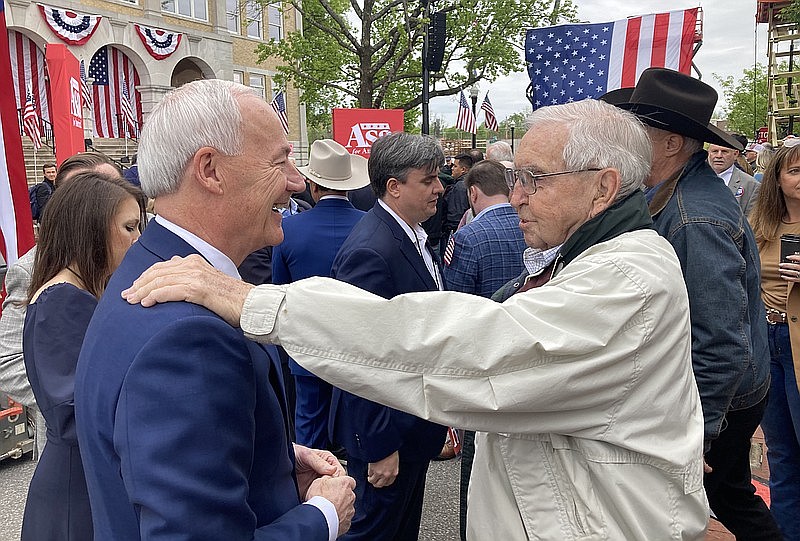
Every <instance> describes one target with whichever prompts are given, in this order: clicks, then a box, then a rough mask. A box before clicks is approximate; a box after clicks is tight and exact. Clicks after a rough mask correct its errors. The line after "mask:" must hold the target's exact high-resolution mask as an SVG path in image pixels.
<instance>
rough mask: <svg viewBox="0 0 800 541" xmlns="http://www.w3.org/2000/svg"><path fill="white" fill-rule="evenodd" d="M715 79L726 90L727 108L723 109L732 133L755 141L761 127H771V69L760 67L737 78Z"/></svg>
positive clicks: (760, 65)
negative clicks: (769, 115) (768, 111)
mask: <svg viewBox="0 0 800 541" xmlns="http://www.w3.org/2000/svg"><path fill="white" fill-rule="evenodd" d="M714 78H715V79H716V80H717V81H718V82H719V84H720V85H721V86H722V91H723V94H724V95H725V101H726V102H727V104H726V105H725V107H724V108H723V110H724V112H725V114H726V116H727V119H728V131H731V132H737V133H741V134H744V135H747V136H748V137H750V138H754V137H755V132H756V130H757V129H758V128H760V127H761V126H766V125H767V103H768V100H767V68H766V67H765V66H764V65H763V64H756V66H755V67H754V68H751V69H745V70H744V71H743V72H742V75H741V76H739V77H737V78H735V79H734V77H733V76H732V75H731V76H728V77H720V76H719V75H717V74H714Z"/></svg>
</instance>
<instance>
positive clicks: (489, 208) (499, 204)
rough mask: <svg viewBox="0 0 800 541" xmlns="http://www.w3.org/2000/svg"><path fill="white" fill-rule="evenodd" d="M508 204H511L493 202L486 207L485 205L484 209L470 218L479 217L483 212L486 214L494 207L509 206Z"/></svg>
mask: <svg viewBox="0 0 800 541" xmlns="http://www.w3.org/2000/svg"><path fill="white" fill-rule="evenodd" d="M510 206H511V203H495V204H494V205H489V206H488V207H486V208H485V209H483V210H482V211H480V212H479V213H478V214H477V215H476V216H475V217H474V218H473V219H472V220H473V221H475V220H477V219H478V218H480V217H481V216H483V215H484V214H486V213H487V212H489V211H490V210H494V209H496V208H500V207H510Z"/></svg>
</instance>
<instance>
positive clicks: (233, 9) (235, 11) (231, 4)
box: [225, 0, 242, 34]
mask: <svg viewBox="0 0 800 541" xmlns="http://www.w3.org/2000/svg"><path fill="white" fill-rule="evenodd" d="M240 9H241V6H240V5H239V0H225V19H226V20H227V23H228V31H229V32H233V33H234V34H239V33H241V31H242V19H241V16H240Z"/></svg>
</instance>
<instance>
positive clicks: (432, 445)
mask: <svg viewBox="0 0 800 541" xmlns="http://www.w3.org/2000/svg"><path fill="white" fill-rule="evenodd" d="M433 257H434V260H436V256H433ZM331 274H332V276H333V277H334V278H336V279H338V280H342V281H344V282H348V283H350V284H353V285H355V286H358V287H360V288H361V289H365V290H367V291H370V292H372V293H375V294H376V295H380V296H381V297H384V298H387V299H390V298H392V297H394V296H396V295H400V294H403V293H412V292H415V291H436V290H437V289H438V288H437V286H436V282H434V280H433V277H432V276H431V274H430V272H429V271H428V268H427V267H426V266H425V261H424V260H423V259H422V256H421V255H420V254H419V252H418V251H417V248H416V247H415V245H414V243H413V242H411V239H409V238H408V235H406V233H405V231H403V229H402V228H401V227H400V225H399V224H398V223H397V221H396V220H395V219H394V218H393V217H392V216H391V215H390V214H389V213H388V212H386V210H385V209H384V208H383V207H381V206H380V203H376V204H375V206H374V207H373V208H372V210H370V211H369V212H368V213H367V214H366V216H364V218H362V219H361V221H360V222H358V223H357V224H356V226H355V227H354V228H353V232H352V233H350V236H349V237H347V240H346V241H345V242H344V244H343V245H342V248H341V249H340V250H339V254H338V255H337V256H336V260H335V261H334V263H333V269H332V271H331ZM331 427H332V431H331V432H332V433H331V439H332V440H333V441H334V442H337V443H339V444H341V445H342V446H344V448H345V449H347V452H348V454H350V455H352V456H355V457H357V458H359V459H361V460H363V461H366V462H377V461H378V460H381V459H384V458H386V457H387V456H389V455H390V454H392V453H393V452H395V451H400V460H406V461H427V460H430V459H431V458H433V457H435V456H436V455H438V454H439V453H440V452H441V450H442V445H443V444H444V438H445V433H446V431H447V428H446V427H443V426H441V425H437V424H434V423H431V422H429V421H425V420H423V419H420V418H419V417H415V416H413V415H410V414H408V413H403V412H401V411H398V410H395V409H392V408H389V407H387V406H382V405H380V404H377V403H375V402H370V401H369V400H365V399H363V398H360V397H357V396H355V395H353V394H350V393H347V392H344V391H341V390H338V389H334V392H333V399H332V404H331Z"/></svg>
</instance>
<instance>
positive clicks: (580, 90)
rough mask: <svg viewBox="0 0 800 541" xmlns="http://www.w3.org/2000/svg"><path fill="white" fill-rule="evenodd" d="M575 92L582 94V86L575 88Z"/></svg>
mask: <svg viewBox="0 0 800 541" xmlns="http://www.w3.org/2000/svg"><path fill="white" fill-rule="evenodd" d="M575 93H577V94H583V89H582V88H579V89H578V90H576V91H575Z"/></svg>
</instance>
